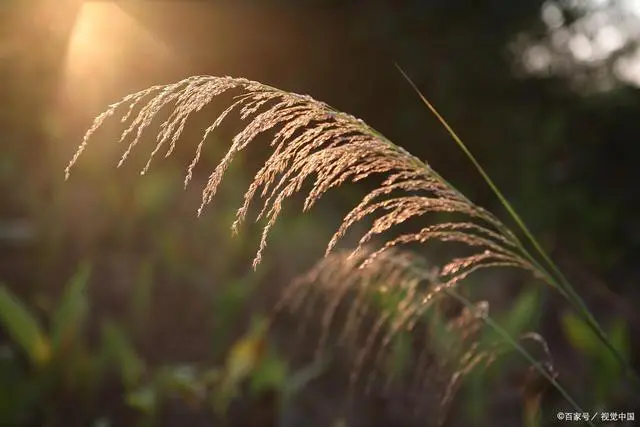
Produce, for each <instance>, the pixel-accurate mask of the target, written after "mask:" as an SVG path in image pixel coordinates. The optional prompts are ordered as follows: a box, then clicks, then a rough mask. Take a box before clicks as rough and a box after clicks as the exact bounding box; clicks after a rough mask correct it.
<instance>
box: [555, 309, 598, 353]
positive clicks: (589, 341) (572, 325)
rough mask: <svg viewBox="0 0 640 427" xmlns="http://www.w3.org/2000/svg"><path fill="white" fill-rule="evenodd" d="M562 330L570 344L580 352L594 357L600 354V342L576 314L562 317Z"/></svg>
mask: <svg viewBox="0 0 640 427" xmlns="http://www.w3.org/2000/svg"><path fill="white" fill-rule="evenodd" d="M562 328H563V330H564V333H565V335H566V336H567V338H568V339H569V342H571V344H572V345H573V346H574V347H576V348H577V349H579V350H582V351H584V352H586V353H587V354H589V355H591V356H593V355H595V354H596V353H597V352H598V348H599V345H598V341H597V337H596V336H595V334H594V333H593V332H592V330H591V329H590V328H589V326H588V325H587V324H586V323H585V322H584V321H583V320H582V319H580V318H579V317H578V316H576V315H575V314H573V313H571V312H568V313H566V314H565V315H564V316H562Z"/></svg>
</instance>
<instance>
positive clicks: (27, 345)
mask: <svg viewBox="0 0 640 427" xmlns="http://www.w3.org/2000/svg"><path fill="white" fill-rule="evenodd" d="M0 322H2V325H3V326H4V328H5V329H6V331H7V333H8V334H9V336H10V337H11V338H12V339H13V340H14V341H15V342H16V343H17V344H18V345H20V347H22V349H23V350H24V351H25V352H26V353H27V355H28V356H29V358H30V359H31V361H32V362H33V363H34V364H35V365H36V366H43V365H45V364H47V363H48V362H49V360H50V356H51V345H50V343H49V339H48V337H47V336H46V335H45V333H44V332H43V330H42V327H41V326H40V324H39V322H38V320H37V319H36V318H35V316H33V315H32V314H31V313H30V312H29V310H27V308H26V307H25V306H24V305H23V304H22V303H21V302H20V301H19V300H18V298H16V297H15V296H14V295H13V294H12V293H11V292H10V291H9V290H8V289H7V288H6V287H5V286H4V285H0Z"/></svg>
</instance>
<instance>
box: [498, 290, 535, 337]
mask: <svg viewBox="0 0 640 427" xmlns="http://www.w3.org/2000/svg"><path fill="white" fill-rule="evenodd" d="M539 309H540V291H539V289H538V287H536V286H530V287H529V288H528V289H525V290H524V291H522V292H521V294H520V296H519V297H518V300H517V301H516V302H515V304H514V306H513V307H512V308H511V309H510V310H509V312H508V314H507V316H506V319H505V320H504V326H503V327H504V329H505V330H506V331H507V332H508V333H509V334H510V335H512V336H518V335H520V334H522V333H523V332H524V330H525V329H526V328H527V327H528V326H530V325H531V323H532V322H533V319H534V317H535V316H536V314H537V313H538V312H539Z"/></svg>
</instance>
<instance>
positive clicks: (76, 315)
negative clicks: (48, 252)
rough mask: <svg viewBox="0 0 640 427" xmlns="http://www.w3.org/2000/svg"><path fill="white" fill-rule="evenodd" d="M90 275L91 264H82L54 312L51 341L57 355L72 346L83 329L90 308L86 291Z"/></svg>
mask: <svg viewBox="0 0 640 427" xmlns="http://www.w3.org/2000/svg"><path fill="white" fill-rule="evenodd" d="M90 275H91V266H90V265H89V264H82V265H81V266H80V268H79V269H78V271H77V272H76V274H75V275H74V276H73V278H72V279H71V280H70V281H69V283H68V284H67V286H66V288H65V290H64V294H63V295H62V299H61V300H60V302H59V304H58V308H57V309H56V311H55V312H54V314H53V319H52V329H51V341H52V344H53V352H54V354H55V355H57V354H59V352H64V351H65V349H67V348H68V347H69V346H72V345H73V344H74V342H75V341H76V339H77V338H78V334H80V333H81V331H82V327H83V325H84V322H85V319H86V316H87V313H88V309H89V303H88V301H87V297H86V294H85V291H86V288H87V283H88V281H89V277H90Z"/></svg>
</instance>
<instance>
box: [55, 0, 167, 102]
mask: <svg viewBox="0 0 640 427" xmlns="http://www.w3.org/2000/svg"><path fill="white" fill-rule="evenodd" d="M167 54H168V50H167V48H166V47H165V46H163V45H162V44H161V43H160V42H159V41H158V40H157V39H156V38H154V37H153V36H152V35H151V34H150V33H149V32H148V31H146V30H145V29H144V28H143V27H142V26H141V25H140V24H139V23H138V22H137V21H136V20H135V19H134V18H133V17H132V16H130V15H129V14H128V13H127V12H125V10H123V7H122V6H120V5H118V4H117V3H112V2H91V3H85V4H84V5H83V6H82V9H81V11H80V13H79V14H78V18H77V20H76V22H75V24H74V27H73V31H72V34H71V37H70V40H69V45H68V49H67V56H66V59H65V66H64V76H63V78H64V80H63V82H62V92H63V93H62V96H63V98H64V99H65V100H66V101H67V102H68V101H71V103H72V104H73V107H75V108H77V107H81V108H85V107H87V106H88V104H95V103H104V99H103V98H104V97H105V94H106V93H108V92H109V91H110V90H113V88H114V85H117V84H121V83H122V81H121V80H122V79H121V78H119V77H122V74H123V73H124V70H128V72H129V74H128V75H131V74H130V72H131V68H136V69H137V68H140V67H145V66H151V63H154V62H155V61H157V60H158V59H162V58H164V57H166V56H167ZM156 65H157V64H156ZM140 72H144V70H137V71H136V72H135V73H134V74H139V73H140Z"/></svg>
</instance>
